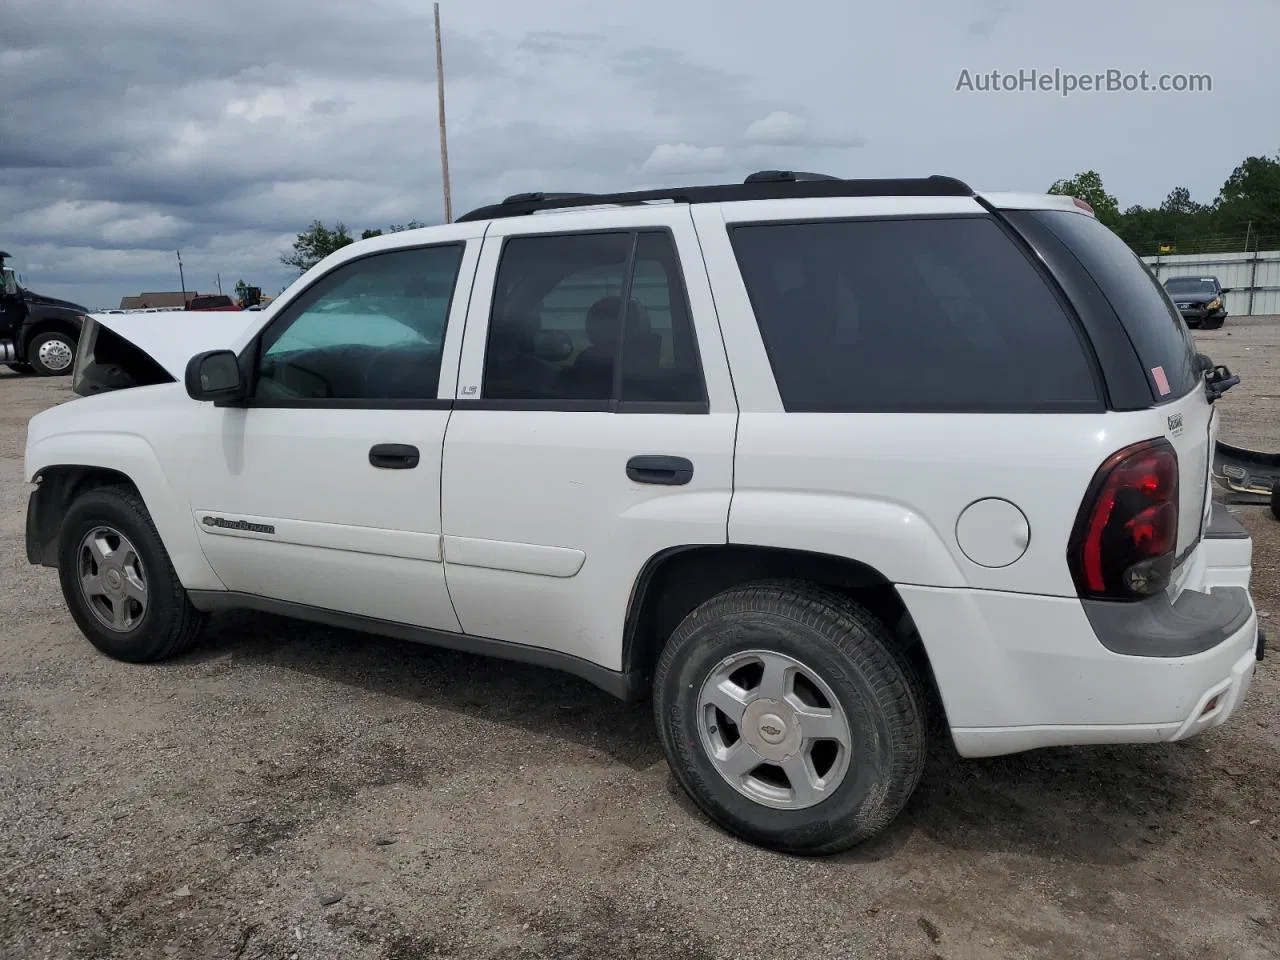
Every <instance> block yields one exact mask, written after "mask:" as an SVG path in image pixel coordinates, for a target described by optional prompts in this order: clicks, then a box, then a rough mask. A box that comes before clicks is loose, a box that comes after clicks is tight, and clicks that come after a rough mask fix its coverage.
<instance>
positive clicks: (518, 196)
mask: <svg viewBox="0 0 1280 960" xmlns="http://www.w3.org/2000/svg"><path fill="white" fill-rule="evenodd" d="M589 196H591V194H589V193H513V194H512V195H511V196H509V197H507V198H506V199H505V200H503V201H502V202H503V203H533V202H539V203H541V202H543V201H555V200H576V199H577V198H578V197H589Z"/></svg>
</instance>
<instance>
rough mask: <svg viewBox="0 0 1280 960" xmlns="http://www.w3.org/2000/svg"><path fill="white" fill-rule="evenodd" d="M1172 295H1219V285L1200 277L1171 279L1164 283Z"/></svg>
mask: <svg viewBox="0 0 1280 960" xmlns="http://www.w3.org/2000/svg"><path fill="white" fill-rule="evenodd" d="M1164 288H1165V289H1166V290H1168V291H1169V292H1170V293H1217V292H1218V285H1217V284H1216V283H1214V281H1212V280H1209V279H1202V278H1200V277H1170V278H1169V279H1168V280H1166V281H1165V282H1164Z"/></svg>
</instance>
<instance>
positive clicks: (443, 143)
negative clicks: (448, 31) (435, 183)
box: [435, 3, 453, 223]
mask: <svg viewBox="0 0 1280 960" xmlns="http://www.w3.org/2000/svg"><path fill="white" fill-rule="evenodd" d="M435 17H436V95H437V100H438V102H439V106H438V110H437V112H438V113H439V117H440V172H441V177H442V179H443V183H444V222H445V223H453V200H452V197H451V195H450V191H449V141H448V138H447V137H446V136H445V130H444V51H443V48H442V47H441V45H440V4H438V3H437V4H435Z"/></svg>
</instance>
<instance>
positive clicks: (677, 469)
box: [627, 456, 693, 487]
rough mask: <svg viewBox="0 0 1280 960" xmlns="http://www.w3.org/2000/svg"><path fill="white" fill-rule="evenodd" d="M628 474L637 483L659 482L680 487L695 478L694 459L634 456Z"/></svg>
mask: <svg viewBox="0 0 1280 960" xmlns="http://www.w3.org/2000/svg"><path fill="white" fill-rule="evenodd" d="M627 476H628V477H630V478H631V479H632V480H634V481H635V482H636V483H658V484H662V485H664V486H669V487H680V486H683V485H684V484H686V483H688V482H689V481H690V480H692V479H693V461H691V460H686V459H685V458H684V457H660V456H652V457H632V458H631V459H630V460H628V461H627Z"/></svg>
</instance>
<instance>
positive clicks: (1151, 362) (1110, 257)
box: [1033, 210, 1200, 401]
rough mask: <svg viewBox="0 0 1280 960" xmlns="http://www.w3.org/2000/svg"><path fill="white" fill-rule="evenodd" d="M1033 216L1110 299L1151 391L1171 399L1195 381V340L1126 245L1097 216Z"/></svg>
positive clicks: (1057, 212) (1062, 213) (1060, 212)
mask: <svg viewBox="0 0 1280 960" xmlns="http://www.w3.org/2000/svg"><path fill="white" fill-rule="evenodd" d="M1033 216H1034V217H1035V218H1036V219H1037V220H1039V221H1041V222H1042V223H1044V225H1045V226H1047V227H1048V228H1049V229H1050V230H1051V231H1053V234H1054V235H1055V236H1056V237H1057V238H1058V239H1059V240H1061V241H1062V242H1063V244H1065V245H1066V246H1067V248H1068V249H1070V250H1071V252H1072V253H1073V254H1075V256H1076V259H1078V260H1079V261H1080V263H1081V264H1082V265H1083V266H1084V268H1085V269H1086V270H1087V271H1089V274H1090V275H1091V276H1092V277H1093V279H1094V282H1095V283H1097V285H1098V287H1099V288H1100V289H1101V290H1102V293H1103V296H1105V297H1106V298H1107V300H1108V301H1110V303H1111V308H1112V309H1113V310H1115V312H1116V315H1117V316H1118V317H1119V318H1120V323H1121V324H1122V325H1123V326H1124V328H1125V332H1127V333H1128V334H1129V339H1130V340H1131V341H1132V342H1133V347H1134V349H1135V350H1137V351H1138V357H1139V359H1141V361H1142V366H1143V368H1144V369H1145V371H1146V374H1147V381H1148V383H1149V384H1150V386H1151V390H1152V395H1153V396H1154V397H1155V398H1156V399H1157V400H1160V401H1164V400H1173V399H1175V398H1177V397H1181V396H1185V395H1186V393H1187V391H1189V390H1191V389H1192V388H1193V387H1195V386H1197V385H1198V384H1199V382H1200V378H1199V377H1198V376H1197V374H1196V348H1195V341H1193V340H1192V339H1191V333H1190V332H1189V331H1188V330H1187V325H1186V324H1185V323H1183V322H1182V317H1181V316H1179V315H1178V310H1177V308H1176V307H1174V305H1173V303H1172V301H1171V300H1170V299H1169V296H1168V294H1167V293H1166V292H1165V291H1164V290H1163V289H1162V288H1161V286H1160V283H1159V282H1158V281H1157V280H1156V278H1155V276H1154V275H1153V274H1152V273H1151V271H1150V270H1148V269H1147V265H1146V264H1144V263H1143V262H1142V261H1141V260H1140V259H1138V256H1137V255H1136V254H1135V253H1134V252H1133V251H1132V250H1130V249H1129V247H1128V245H1127V244H1126V243H1125V242H1124V241H1123V240H1121V239H1120V238H1119V237H1118V236H1116V235H1115V234H1114V233H1112V232H1111V231H1110V230H1108V229H1107V228H1106V227H1105V226H1103V225H1102V224H1101V223H1099V222H1098V221H1097V220H1095V219H1094V218H1093V217H1087V216H1084V215H1082V214H1078V213H1071V212H1070V211H1066V210H1040V211H1037V212H1036V213H1034V214H1033Z"/></svg>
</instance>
